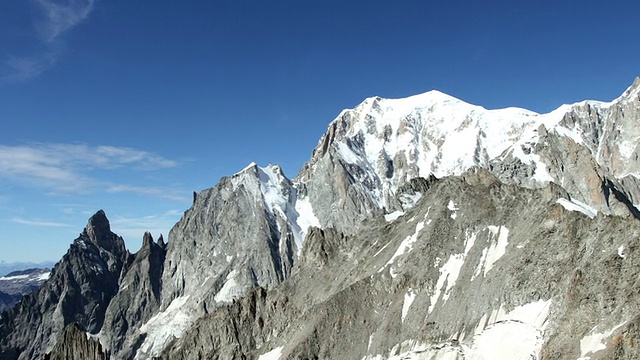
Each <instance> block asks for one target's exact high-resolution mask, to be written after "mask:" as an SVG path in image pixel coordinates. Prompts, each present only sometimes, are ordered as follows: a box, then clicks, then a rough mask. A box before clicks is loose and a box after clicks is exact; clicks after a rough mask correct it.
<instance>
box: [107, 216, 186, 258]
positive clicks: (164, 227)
mask: <svg viewBox="0 0 640 360" xmlns="http://www.w3.org/2000/svg"><path fill="white" fill-rule="evenodd" d="M182 213H183V212H182V211H179V210H169V211H166V212H164V213H161V214H153V215H147V216H141V217H125V216H116V217H114V218H110V221H109V222H110V224H111V230H112V231H113V232H115V233H116V234H118V235H120V236H122V237H123V238H124V239H125V240H127V243H128V244H135V241H136V240H139V241H142V237H143V235H144V233H145V232H147V231H149V232H151V234H152V235H153V238H154V239H155V240H157V239H158V238H159V237H160V234H162V235H163V237H164V240H165V241H168V240H169V239H168V234H169V230H171V228H172V227H173V225H175V223H176V222H178V220H179V219H180V217H181V216H182ZM131 250H132V251H137V249H135V248H134V249H131Z"/></svg>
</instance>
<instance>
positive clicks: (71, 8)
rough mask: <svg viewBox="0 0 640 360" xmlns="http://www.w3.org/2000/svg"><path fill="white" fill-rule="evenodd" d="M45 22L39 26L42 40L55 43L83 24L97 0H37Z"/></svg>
mask: <svg viewBox="0 0 640 360" xmlns="http://www.w3.org/2000/svg"><path fill="white" fill-rule="evenodd" d="M35 3H36V4H38V5H39V6H40V8H41V9H42V11H43V12H44V16H45V21H44V22H42V23H40V24H38V28H39V30H40V33H41V35H42V38H43V39H44V41H46V42H49V43H50V42H53V41H55V40H56V39H58V38H59V37H60V36H61V35H63V34H64V33H66V32H67V31H69V30H71V29H73V28H74V27H75V26H76V25H78V24H80V23H81V22H83V21H84V20H85V19H86V18H87V17H88V16H89V14H90V13H91V11H92V10H93V7H94V5H95V0H62V1H60V0H57V1H56V0H36V1H35Z"/></svg>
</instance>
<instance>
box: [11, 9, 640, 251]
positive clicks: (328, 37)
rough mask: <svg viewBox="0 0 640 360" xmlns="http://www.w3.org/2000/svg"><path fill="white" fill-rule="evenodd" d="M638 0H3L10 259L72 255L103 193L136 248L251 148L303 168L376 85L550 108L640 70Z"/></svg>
mask: <svg viewBox="0 0 640 360" xmlns="http://www.w3.org/2000/svg"><path fill="white" fill-rule="evenodd" d="M638 13H640V3H639V2H637V1H611V2H603V1H590V0H587V1H557V0H556V1H544V0H536V1H526V2H525V1H483V2H480V1H449V2H445V1H438V2H435V1H397V2H390V1H349V0H346V1H345V0H342V1H334V0H327V1H301V0H296V1H292V0H285V1H192V0H186V1H180V2H175V1H162V0H160V1H153V2H152V1H129V0H64V1H59V0H20V1H3V2H2V3H1V4H0V121H1V122H2V131H0V261H2V260H4V261H41V260H57V259H59V258H60V257H61V256H62V255H63V254H64V252H65V251H66V249H67V248H68V246H69V244H70V242H71V241H72V240H73V239H74V238H75V237H76V236H77V235H78V233H79V232H80V231H81V230H82V228H83V227H84V225H85V224H86V221H87V219H88V217H89V216H90V215H91V214H93V213H94V212H95V211H97V210H98V209H104V210H105V211H106V213H107V216H108V217H109V218H110V220H111V223H112V228H113V230H114V231H115V232H117V233H118V234H120V235H122V236H123V237H124V238H125V240H126V241H127V244H128V246H129V248H130V250H131V251H133V252H134V251H137V250H138V248H139V246H140V244H141V242H142V234H143V232H144V231H145V230H150V231H152V233H153V234H154V236H156V237H157V236H158V234H159V233H160V232H162V233H164V234H165V236H166V235H167V232H168V230H169V229H170V227H171V226H172V225H173V224H174V223H175V222H176V221H177V220H178V219H179V218H180V216H181V214H182V213H183V211H185V210H186V209H187V208H188V207H189V206H190V204H191V194H192V192H193V191H194V190H196V191H200V190H202V189H205V188H208V187H211V186H213V185H215V184H216V183H217V182H218V180H219V179H220V177H222V176H226V175H230V174H233V173H234V172H236V171H239V170H240V169H242V168H243V167H244V166H245V165H247V164H248V163H250V162H252V161H255V162H256V163H258V164H259V165H263V166H264V165H266V164H268V163H269V162H272V163H278V164H280V165H282V167H283V168H284V170H285V173H286V174H287V175H288V176H289V177H293V176H295V175H296V173H297V171H298V169H299V168H300V167H301V166H302V164H303V163H304V162H305V161H306V160H307V159H308V158H309V157H310V155H311V151H312V149H313V147H314V146H315V145H316V143H317V141H318V139H319V138H320V136H321V135H322V133H323V132H324V131H325V129H326V128H327V125H328V124H329V122H330V121H331V120H333V118H334V117H335V116H336V115H337V114H338V113H339V112H340V110H342V109H344V108H351V107H354V106H355V105H357V104H358V103H359V102H361V101H362V100H363V99H364V98H366V97H369V96H375V95H379V96H382V97H404V96H409V95H412V94H417V93H421V92H425V91H428V90H431V89H438V90H440V91H443V92H445V93H448V94H451V95H453V96H456V97H458V98H461V99H463V100H465V101H467V102H470V103H474V104H478V105H482V106H484V107H486V108H501V107H508V106H519V107H525V108H528V109H531V110H534V111H538V112H548V111H550V110H552V109H554V108H556V107H558V106H559V105H561V104H563V103H571V102H575V101H580V100H584V99H597V100H604V101H608V100H612V99H613V98H615V97H617V96H618V95H620V94H621V93H622V92H623V91H624V90H625V89H626V88H627V87H628V86H629V85H630V84H631V83H632V82H633V80H634V78H635V77H636V76H639V75H640V46H639V45H640V38H639V36H638V31H637V29H638V26H637V14H638Z"/></svg>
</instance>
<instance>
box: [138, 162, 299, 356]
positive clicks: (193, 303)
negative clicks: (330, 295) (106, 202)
mask: <svg viewBox="0 0 640 360" xmlns="http://www.w3.org/2000/svg"><path fill="white" fill-rule="evenodd" d="M295 201H296V190H295V189H294V188H293V186H292V185H291V183H290V181H289V180H288V179H287V178H286V177H285V176H284V174H283V173H282V171H281V170H280V168H279V167H277V166H273V165H270V166H268V167H264V168H263V167H259V166H257V165H255V164H251V165H250V166H248V167H246V168H245V169H243V170H242V171H241V172H239V173H237V174H235V175H233V176H230V177H225V178H223V179H221V180H220V182H219V183H218V184H217V185H216V186H215V187H213V188H211V189H208V190H205V191H202V192H201V193H199V194H197V196H196V198H195V199H194V204H193V207H192V208H191V209H189V210H188V211H187V212H185V214H184V216H183V217H182V219H181V220H180V221H179V222H178V223H177V224H176V225H175V226H174V228H173V229H172V230H171V232H170V234H169V238H170V239H171V241H170V242H169V244H168V247H167V257H166V261H165V266H164V272H163V275H162V286H163V289H162V301H161V309H160V312H159V313H158V314H157V315H156V316H154V317H153V318H152V319H150V320H149V321H148V322H147V323H145V324H143V326H141V327H140V329H139V333H140V334H141V335H142V336H143V337H144V341H143V342H142V344H140V347H139V349H138V350H137V354H136V357H137V358H147V357H149V356H156V355H159V354H160V351H161V350H162V349H163V348H164V346H165V345H166V344H167V343H168V342H169V341H171V340H172V339H173V338H174V337H180V336H182V334H183V333H184V331H186V330H187V329H188V328H189V327H190V326H191V325H192V324H193V322H194V321H195V320H197V319H198V318H200V317H202V316H204V315H206V314H207V313H208V312H209V311H212V310H214V309H215V308H216V307H218V306H219V305H220V304H225V303H229V302H232V301H234V300H235V299H238V298H240V297H242V296H244V294H245V293H247V292H248V291H250V290H252V289H254V288H255V287H257V286H262V287H266V288H270V287H272V286H274V285H277V284H279V283H280V282H282V281H283V280H284V279H285V278H287V277H288V276H289V274H290V272H291V269H292V267H293V263H294V258H295V257H296V256H297V252H298V251H299V249H300V248H301V244H302V237H303V233H302V231H301V229H300V226H299V225H298V218H299V215H298V213H297V212H296V210H295V208H294V204H295Z"/></svg>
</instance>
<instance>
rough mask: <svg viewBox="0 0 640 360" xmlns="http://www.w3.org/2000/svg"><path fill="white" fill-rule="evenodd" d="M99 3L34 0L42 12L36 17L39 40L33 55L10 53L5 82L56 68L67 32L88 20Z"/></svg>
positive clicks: (5, 63)
mask: <svg viewBox="0 0 640 360" xmlns="http://www.w3.org/2000/svg"><path fill="white" fill-rule="evenodd" d="M96 1H97V0H32V3H34V4H36V6H37V8H38V9H39V11H40V13H41V14H40V15H41V16H39V17H37V18H34V24H35V25H34V26H35V28H36V31H37V32H38V37H37V38H36V39H35V42H34V43H33V44H32V51H31V53H29V54H24V53H23V54H20V55H18V54H15V53H14V54H10V55H9V56H8V57H7V58H5V60H4V67H5V69H4V70H3V75H1V76H2V77H3V78H4V80H8V81H22V80H27V79H30V78H33V77H36V76H38V75H40V74H41V73H42V72H44V71H46V70H47V69H49V68H50V67H51V66H53V65H54V64H55V63H56V61H57V60H58V57H59V55H60V53H61V52H62V49H63V41H62V40H63V38H64V35H65V34H66V33H68V32H69V31H71V30H72V29H73V28H74V27H76V26H77V25H79V24H80V23H82V22H83V21H85V20H86V19H87V18H88V17H89V14H90V13H91V12H92V11H93V9H94V7H95V4H96Z"/></svg>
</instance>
